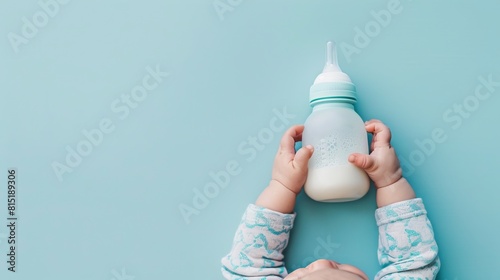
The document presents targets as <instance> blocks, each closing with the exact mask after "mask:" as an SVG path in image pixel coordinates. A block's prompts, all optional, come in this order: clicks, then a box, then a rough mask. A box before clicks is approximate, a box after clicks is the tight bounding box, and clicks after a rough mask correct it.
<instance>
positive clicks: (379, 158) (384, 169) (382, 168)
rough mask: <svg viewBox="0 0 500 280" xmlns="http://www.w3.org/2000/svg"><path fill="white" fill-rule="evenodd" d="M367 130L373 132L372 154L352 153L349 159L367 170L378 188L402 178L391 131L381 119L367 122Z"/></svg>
mask: <svg viewBox="0 0 500 280" xmlns="http://www.w3.org/2000/svg"><path fill="white" fill-rule="evenodd" d="M365 128H366V131H368V132H370V133H373V139H372V143H371V147H370V150H371V151H372V152H371V154H370V155H365V154H358V153H355V154H351V155H350V156H349V161H350V162H351V163H352V164H354V165H356V166H357V167H359V168H361V169H363V170H365V171H366V173H367V174H368V176H369V177H370V179H372V181H373V182H374V183H375V187H376V188H377V189H379V188H383V187H386V186H389V185H391V184H393V183H395V182H397V181H398V180H399V179H401V178H402V176H403V172H402V170H401V166H400V164H399V160H398V157H397V155H396V152H395V150H394V148H393V147H391V143H390V142H391V131H390V130H389V128H388V127H387V126H386V125H384V124H383V123H382V122H381V121H379V120H370V121H367V122H366V123H365Z"/></svg>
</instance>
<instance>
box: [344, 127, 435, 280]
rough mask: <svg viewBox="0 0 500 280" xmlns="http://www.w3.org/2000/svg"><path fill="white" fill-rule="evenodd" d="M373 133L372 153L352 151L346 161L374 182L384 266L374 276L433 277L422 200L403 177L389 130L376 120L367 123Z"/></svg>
mask: <svg viewBox="0 0 500 280" xmlns="http://www.w3.org/2000/svg"><path fill="white" fill-rule="evenodd" d="M366 130H367V131H368V132H370V133H373V140H372V143H371V151H372V152H371V154H370V155H363V154H352V155H351V156H350V157H349V161H350V162H351V163H353V164H354V165H356V166H358V167H360V168H362V169H364V170H365V171H366V173H367V174H368V175H369V176H370V178H371V179H372V180H373V182H374V183H375V187H376V189H377V206H378V207H379V208H378V209H377V211H376V212H375V218H376V221H377V225H378V226H379V249H378V257H379V262H380V264H381V265H382V266H383V269H382V270H381V271H380V272H379V273H378V274H377V276H376V277H375V279H386V280H389V279H413V278H414V279H435V277H436V275H437V273H438V271H439V267H440V262H439V257H438V246H437V244H436V241H435V239H434V232H433V229H432V225H431V223H430V221H429V219H428V218H427V212H426V210H425V207H424V204H423V202H422V200H421V199H419V198H415V192H414V191H413V188H412V187H411V186H410V184H409V183H408V181H407V180H406V179H405V178H404V177H403V174H402V170H401V167H400V164H399V160H398V158H397V156H396V152H395V151H394V148H393V147H392V146H391V144H390V141H391V131H390V130H389V128H388V127H387V126H385V125H384V124H383V123H382V122H380V121H378V120H371V121H368V122H366Z"/></svg>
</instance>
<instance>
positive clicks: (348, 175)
mask: <svg viewBox="0 0 500 280" xmlns="http://www.w3.org/2000/svg"><path fill="white" fill-rule="evenodd" d="M309 103H310V105H311V107H312V113H311V114H310V115H309V117H308V118H307V120H306V122H305V123H304V132H303V134H302V145H303V146H306V145H312V146H313V147H314V153H313V155H312V157H311V159H310V160H309V171H308V176H307V180H306V183H305V185H304V190H305V192H306V194H307V195H308V196H309V197H311V198H312V199H314V200H317V201H322V202H343V201H352V200H356V199H359V198H361V197H363V196H364V195H365V194H366V193H367V192H368V189H369V187H370V180H369V178H368V175H367V174H366V173H365V172H364V171H363V170H362V169H360V168H358V167H356V166H354V165H353V164H351V163H350V162H349V161H348V157H349V155H350V154H352V153H364V154H367V153H368V138H367V133H366V130H365V125H364V122H363V120H362V119H361V118H360V116H359V115H358V114H357V113H356V112H355V111H354V104H355V103H356V87H355V86H354V84H353V83H352V82H351V79H350V78H349V76H347V75H346V74H345V73H344V72H342V70H341V69H340V67H339V66H338V62H337V53H336V50H335V47H334V46H333V44H332V42H328V43H327V50H326V65H325V67H324V69H323V73H321V74H319V76H318V77H317V78H316V80H315V81H314V84H313V85H312V86H311V89H310V94H309Z"/></svg>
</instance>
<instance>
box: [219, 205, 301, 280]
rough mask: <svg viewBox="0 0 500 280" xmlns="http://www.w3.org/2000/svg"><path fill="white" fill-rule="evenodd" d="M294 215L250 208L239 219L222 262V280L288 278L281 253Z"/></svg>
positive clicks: (250, 206)
mask: <svg viewBox="0 0 500 280" xmlns="http://www.w3.org/2000/svg"><path fill="white" fill-rule="evenodd" d="M294 219H295V214H282V213H279V212H275V211H272V210H269V209H266V208H262V207H259V206H256V205H254V204H250V205H249V206H248V207H247V209H246V211H245V213H244V215H243V218H242V219H241V222H240V225H239V226H238V229H237V231H236V234H235V236H234V240H233V246H232V249H231V251H230V252H229V254H228V255H226V256H225V257H223V258H222V275H223V276H224V278H225V279H232V280H234V279H259V280H275V279H276V280H277V279H280V280H281V279H283V278H285V276H287V275H288V273H287V271H286V268H285V264H284V262H283V258H284V257H283V250H284V249H285V248H286V246H287V245H288V238H289V235H290V230H291V229H292V227H293V221H294Z"/></svg>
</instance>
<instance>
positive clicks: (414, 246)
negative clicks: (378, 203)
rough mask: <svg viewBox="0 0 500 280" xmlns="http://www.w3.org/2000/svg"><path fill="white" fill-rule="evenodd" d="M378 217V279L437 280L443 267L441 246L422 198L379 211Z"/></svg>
mask: <svg viewBox="0 0 500 280" xmlns="http://www.w3.org/2000/svg"><path fill="white" fill-rule="evenodd" d="M375 218H376V220H377V225H378V227H379V247H378V259H379V262H380V264H381V265H382V267H383V269H382V270H381V271H380V272H379V273H377V275H376V276H375V280H393V279H394V280H396V279H421V280H424V279H425V280H427V279H429V280H432V279H435V278H436V276H437V273H438V271H439V268H440V261H439V257H438V246H437V244H436V240H435V239H434V232H433V229H432V225H431V222H430V221H429V219H428V218H427V211H426V210H425V207H424V204H423V202H422V199H420V198H415V199H410V200H406V201H402V202H398V203H394V204H391V205H388V206H386V207H382V208H379V209H377V211H376V212H375Z"/></svg>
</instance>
